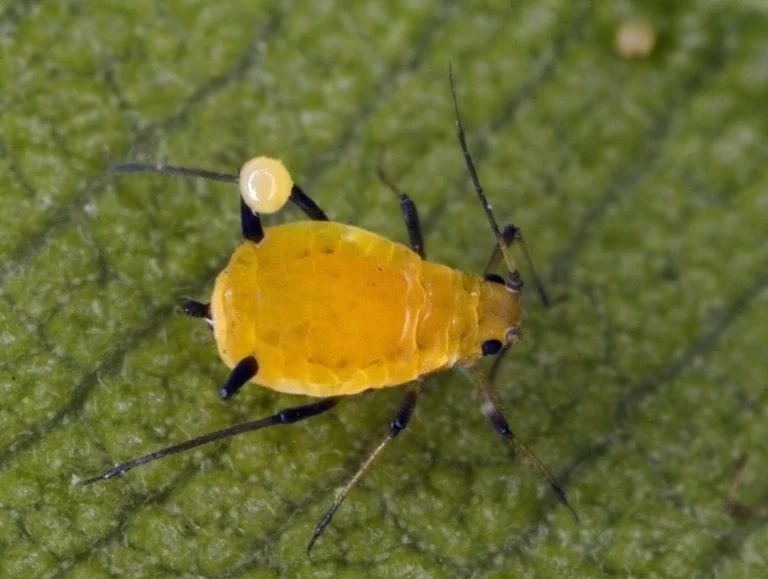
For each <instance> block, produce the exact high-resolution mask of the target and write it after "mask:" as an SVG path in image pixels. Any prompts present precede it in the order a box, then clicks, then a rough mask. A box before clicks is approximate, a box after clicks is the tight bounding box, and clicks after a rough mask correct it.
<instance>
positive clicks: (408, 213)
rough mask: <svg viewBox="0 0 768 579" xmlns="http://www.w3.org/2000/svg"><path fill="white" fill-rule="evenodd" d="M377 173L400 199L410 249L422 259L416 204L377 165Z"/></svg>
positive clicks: (421, 240) (423, 253)
mask: <svg viewBox="0 0 768 579" xmlns="http://www.w3.org/2000/svg"><path fill="white" fill-rule="evenodd" d="M378 173H379V179H381V181H382V182H383V183H384V184H385V185H386V186H387V187H389V189H390V190H391V191H392V193H394V194H395V195H396V196H397V198H398V199H400V210H401V211H402V212H403V221H405V228H406V229H407V230H408V239H409V240H410V242H411V249H412V250H413V251H414V252H415V253H417V254H419V257H421V258H422V259H424V258H425V250H424V236H423V235H422V234H421V222H420V221H419V212H418V211H417V210H416V204H415V203H414V202H413V201H412V200H411V198H410V197H409V196H408V195H407V194H406V193H405V192H404V191H402V190H400V188H398V187H397V185H395V184H394V182H393V181H391V180H390V179H389V177H388V176H387V174H386V173H385V172H384V169H383V168H381V167H379V169H378Z"/></svg>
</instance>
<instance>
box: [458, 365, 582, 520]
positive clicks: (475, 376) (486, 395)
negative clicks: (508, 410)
mask: <svg viewBox="0 0 768 579" xmlns="http://www.w3.org/2000/svg"><path fill="white" fill-rule="evenodd" d="M465 370H466V372H467V374H468V375H469V377H470V379H471V380H472V382H473V383H474V385H475V387H476V388H477V393H478V395H479V396H480V402H481V409H482V411H483V414H485V417H486V418H487V419H488V421H489V422H490V423H491V426H493V429H494V430H495V431H496V432H498V433H499V434H500V435H501V436H502V437H503V438H504V440H506V441H507V443H508V444H509V445H510V447H511V448H512V449H513V450H514V451H516V452H519V453H521V454H522V455H523V456H525V457H526V458H527V459H528V460H530V461H531V462H533V464H534V465H535V466H536V468H537V469H538V470H539V472H540V473H541V474H542V476H543V477H544V478H545V479H547V482H548V483H549V486H550V487H551V488H552V491H553V492H554V493H555V496H556V497H557V500H558V501H560V503H561V504H562V505H563V506H564V507H566V508H567V509H568V510H569V511H570V512H571V514H572V515H573V518H574V519H575V520H576V521H577V522H578V520H579V516H578V515H577V514H576V511H575V510H574V509H573V507H572V506H571V505H570V503H569V502H568V499H567V498H566V496H565V491H564V490H563V487H562V486H560V483H558V482H557V480H556V479H555V477H554V475H553V474H552V471H550V470H549V468H548V467H547V465H545V464H544V463H543V462H542V461H541V459H540V458H539V457H538V456H536V454H535V453H534V452H533V450H531V449H530V448H528V447H527V446H526V445H525V444H523V443H522V442H521V441H520V440H519V439H518V438H517V437H516V436H515V435H514V434H513V432H512V430H511V429H510V428H509V424H508V423H507V420H506V419H505V418H504V415H503V414H502V413H501V410H499V407H498V405H497V404H496V401H495V400H494V399H493V394H492V393H491V389H490V386H489V384H488V380H487V378H486V377H485V374H483V371H482V370H480V368H478V367H477V366H470V367H469V368H465Z"/></svg>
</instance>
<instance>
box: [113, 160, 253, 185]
mask: <svg viewBox="0 0 768 579" xmlns="http://www.w3.org/2000/svg"><path fill="white" fill-rule="evenodd" d="M110 170H111V171H112V172H113V173H165V174H166V175H175V176H177V177H195V178H198V179H208V180H210V181H221V182H224V183H237V182H238V181H239V179H240V175H236V174H231V173H221V172H219V171H208V170H207V169H194V168H191V167H177V166H175V165H164V164H162V163H120V164H117V165H111V166H110Z"/></svg>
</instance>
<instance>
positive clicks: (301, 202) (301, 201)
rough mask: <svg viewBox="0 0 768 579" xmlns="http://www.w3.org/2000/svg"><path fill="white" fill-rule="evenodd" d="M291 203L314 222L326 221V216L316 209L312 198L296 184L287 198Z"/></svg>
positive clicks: (316, 206)
mask: <svg viewBox="0 0 768 579" xmlns="http://www.w3.org/2000/svg"><path fill="white" fill-rule="evenodd" d="M288 199H290V200H291V202H292V203H293V204H294V205H296V207H298V208H299V209H301V210H302V211H303V212H304V213H305V214H306V215H307V217H309V218H310V219H313V220H315V221H328V216H327V215H326V214H325V212H324V211H323V210H322V209H320V207H318V205H317V203H315V202H314V201H313V200H312V198H311V197H310V196H309V195H307V194H306V193H304V191H303V190H302V189H301V188H300V187H299V186H298V185H296V184H294V185H293V187H292V188H291V194H290V196H289V197H288Z"/></svg>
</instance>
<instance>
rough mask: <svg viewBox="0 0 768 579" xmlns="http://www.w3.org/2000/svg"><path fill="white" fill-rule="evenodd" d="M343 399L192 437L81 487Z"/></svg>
mask: <svg viewBox="0 0 768 579" xmlns="http://www.w3.org/2000/svg"><path fill="white" fill-rule="evenodd" d="M340 400H341V399H340V398H324V399H322V400H320V401H318V402H313V403H312V404H306V405H303V406H294V407H292V408H286V409H284V410H281V411H280V412H278V413H276V414H273V415H272V416H268V417H266V418H261V419H260V420H253V421H251V422H243V423H242V424H236V425H235V426H230V427H229V428H223V429H222V430H216V431H214V432H209V433H208V434H204V435H202V436H198V437H197V438H191V439H190V440H187V441H185V442H182V443H179V444H174V445H173V446H169V447H166V448H163V449H161V450H157V451H155V452H152V453H150V454H145V455H144V456H140V457H138V458H134V459H133V460H129V461H128V462H124V463H122V464H119V465H117V466H116V467H114V468H113V469H110V470H108V471H107V472H105V473H104V474H101V475H99V476H95V477H93V478H89V479H87V480H84V481H83V482H81V483H80V484H81V485H82V486H85V485H89V484H92V483H95V482H99V481H103V480H109V479H111V478H115V477H118V476H122V475H124V474H125V473H126V472H128V471H129V470H131V469H133V468H136V467H137V466H141V465H143V464H147V463H148V462H153V461H155V460H159V459H161V458H165V457H166V456H170V455H172V454H178V453H180V452H185V451H187V450H190V449H192V448H197V447H198V446H202V445H204V444H208V443H209V442H215V441H217V440H224V439H225V438H232V437H233V436H237V435H239V434H243V433H245V432H252V431H254V430H260V429H262V428H267V427H268V426H277V425H280V424H293V423H294V422H299V421H301V420H304V419H306V418H311V417H312V416H316V415H318V414H321V413H323V412H325V411H326V410H330V409H331V408H333V407H334V406H336V405H337V404H338V403H339V402H340Z"/></svg>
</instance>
